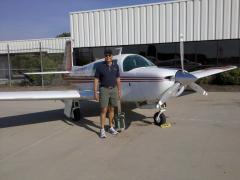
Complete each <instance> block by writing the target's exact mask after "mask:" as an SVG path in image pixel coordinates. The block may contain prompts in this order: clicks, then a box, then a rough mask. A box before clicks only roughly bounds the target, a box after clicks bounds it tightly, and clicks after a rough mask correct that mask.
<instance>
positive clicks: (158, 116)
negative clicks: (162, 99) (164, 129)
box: [153, 103, 167, 126]
mask: <svg viewBox="0 0 240 180" xmlns="http://www.w3.org/2000/svg"><path fill="white" fill-rule="evenodd" d="M166 107H167V106H166V103H164V104H162V105H161V106H159V111H158V112H156V113H155V114H154V116H153V119H154V124H156V125H158V126H161V125H162V124H165V123H166V116H165V114H164V113H163V112H164V111H166Z"/></svg>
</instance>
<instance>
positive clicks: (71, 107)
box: [63, 100, 81, 121]
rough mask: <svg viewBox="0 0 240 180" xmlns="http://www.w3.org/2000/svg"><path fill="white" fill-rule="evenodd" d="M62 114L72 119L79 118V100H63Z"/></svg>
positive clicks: (76, 119) (77, 119)
mask: <svg viewBox="0 0 240 180" xmlns="http://www.w3.org/2000/svg"><path fill="white" fill-rule="evenodd" d="M63 102H64V104H65V108H64V114H65V116H66V117H67V118H69V119H71V120H73V121H79V120H81V111H80V102H79V100H64V101H63Z"/></svg>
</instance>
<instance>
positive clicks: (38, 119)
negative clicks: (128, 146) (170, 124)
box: [0, 101, 152, 134]
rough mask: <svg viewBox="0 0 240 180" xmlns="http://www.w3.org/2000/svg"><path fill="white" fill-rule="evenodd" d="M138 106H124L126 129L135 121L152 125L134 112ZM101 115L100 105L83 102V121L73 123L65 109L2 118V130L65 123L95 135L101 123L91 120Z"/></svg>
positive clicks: (0, 123)
mask: <svg viewBox="0 0 240 180" xmlns="http://www.w3.org/2000/svg"><path fill="white" fill-rule="evenodd" d="M134 108H136V106H135V105H134V104H124V105H123V106H122V111H123V112H125V114H126V119H125V125H126V129H128V128H129V127H130V126H131V123H132V122H134V121H141V122H144V123H146V124H152V123H151V122H149V121H145V120H144V119H145V118H147V117H146V116H144V115H142V114H139V113H136V112H134V111H132V110H133V109H134ZM99 115H100V108H99V103H97V102H93V101H90V102H89V101H87V102H84V101H83V102H81V120H80V121H77V122H76V121H73V120H69V119H68V118H66V117H65V115H64V113H63V109H56V110H50V111H43V112H36V113H29V114H23V115H16V116H8V117H3V118H0V129H1V128H8V127H15V126H22V125H30V124H37V123H45V122H51V121H59V120H61V121H63V122H65V123H66V124H67V125H70V126H73V125H77V126H80V127H83V128H85V129H87V130H89V131H91V132H93V133H96V134H99V128H100V126H99V124H100V121H99V120H98V119H99V118H98V119H97V120H96V121H95V120H94V121H93V120H91V119H90V118H91V117H99ZM106 124H108V119H107V120H106Z"/></svg>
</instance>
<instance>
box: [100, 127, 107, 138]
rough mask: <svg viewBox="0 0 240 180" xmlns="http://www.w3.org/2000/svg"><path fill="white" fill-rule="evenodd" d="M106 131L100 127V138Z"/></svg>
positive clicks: (104, 135)
mask: <svg viewBox="0 0 240 180" xmlns="http://www.w3.org/2000/svg"><path fill="white" fill-rule="evenodd" d="M106 137H107V136H106V133H105V130H104V129H100V138H106Z"/></svg>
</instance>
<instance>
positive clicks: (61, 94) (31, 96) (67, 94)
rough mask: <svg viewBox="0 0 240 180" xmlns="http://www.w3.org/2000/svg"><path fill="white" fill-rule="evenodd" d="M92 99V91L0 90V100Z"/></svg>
mask: <svg viewBox="0 0 240 180" xmlns="http://www.w3.org/2000/svg"><path fill="white" fill-rule="evenodd" d="M65 99H81V100H84V99H86V100H90V99H93V91H91V90H86V91H77V90H64V91H19V92H0V101H23V100H65Z"/></svg>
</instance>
